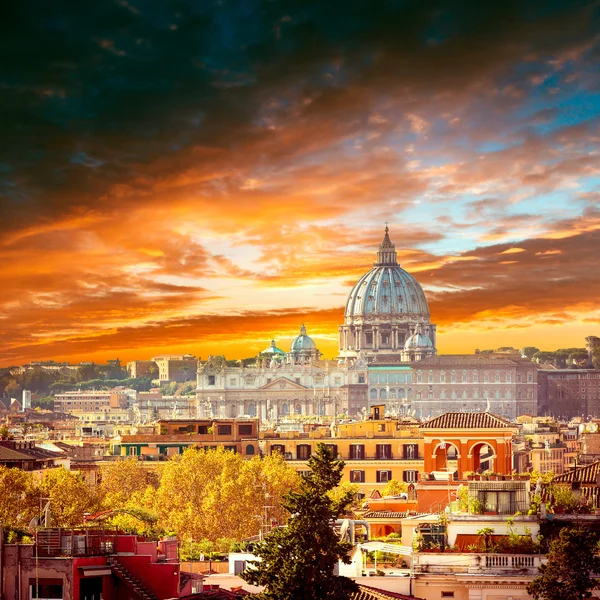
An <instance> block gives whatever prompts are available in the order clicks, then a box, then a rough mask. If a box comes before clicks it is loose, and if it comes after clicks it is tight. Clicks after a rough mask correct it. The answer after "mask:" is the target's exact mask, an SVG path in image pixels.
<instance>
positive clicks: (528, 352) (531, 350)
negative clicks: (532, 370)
mask: <svg viewBox="0 0 600 600" xmlns="http://www.w3.org/2000/svg"><path fill="white" fill-rule="evenodd" d="M539 351H540V349H539V348H536V347H535V346H525V348H523V349H522V350H521V354H522V355H523V356H526V357H527V358H528V359H529V360H531V359H532V358H533V356H534V355H535V354H537V353H538V352H539Z"/></svg>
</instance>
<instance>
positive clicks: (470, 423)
mask: <svg viewBox="0 0 600 600" xmlns="http://www.w3.org/2000/svg"><path fill="white" fill-rule="evenodd" d="M511 427H515V425H513V424H512V423H510V421H507V420H505V419H503V418H502V417H499V416H497V415H493V414H491V413H487V412H485V413H463V412H448V413H445V414H443V415H440V416H439V417H436V418H435V419H431V420H430V421H427V422H426V423H423V424H422V425H421V429H498V428H511Z"/></svg>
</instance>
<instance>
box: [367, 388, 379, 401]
mask: <svg viewBox="0 0 600 600" xmlns="http://www.w3.org/2000/svg"><path fill="white" fill-rule="evenodd" d="M369 398H370V399H371V400H377V390H376V389H375V388H371V391H370V392H369Z"/></svg>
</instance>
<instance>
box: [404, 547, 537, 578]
mask: <svg viewBox="0 0 600 600" xmlns="http://www.w3.org/2000/svg"><path fill="white" fill-rule="evenodd" d="M545 562H546V556H545V555H544V554H483V553H482V554H479V553H477V554H471V553H469V554H467V553H464V554H461V553H455V552H428V553H425V552H419V553H415V554H413V569H414V572H415V573H445V574H447V573H453V574H465V575H515V576H516V575H533V576H535V575H537V574H538V569H539V567H540V565H541V564H544V563H545Z"/></svg>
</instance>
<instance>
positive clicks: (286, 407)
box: [281, 402, 290, 415]
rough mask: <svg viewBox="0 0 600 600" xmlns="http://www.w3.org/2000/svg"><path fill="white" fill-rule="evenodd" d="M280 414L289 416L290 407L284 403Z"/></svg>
mask: <svg viewBox="0 0 600 600" xmlns="http://www.w3.org/2000/svg"><path fill="white" fill-rule="evenodd" d="M281 414H282V415H289V414H290V407H289V406H288V404H287V402H286V403H284V404H283V405H282V406H281Z"/></svg>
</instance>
